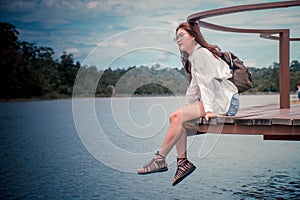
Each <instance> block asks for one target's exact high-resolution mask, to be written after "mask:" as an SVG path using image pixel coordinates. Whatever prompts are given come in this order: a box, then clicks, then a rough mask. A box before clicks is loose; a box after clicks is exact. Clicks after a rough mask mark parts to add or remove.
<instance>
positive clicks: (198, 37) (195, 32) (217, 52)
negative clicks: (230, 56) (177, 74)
mask: <svg viewBox="0 0 300 200" xmlns="http://www.w3.org/2000/svg"><path fill="white" fill-rule="evenodd" d="M180 28H182V29H184V30H185V31H186V32H188V33H189V34H190V35H191V36H193V37H194V38H195V41H196V42H197V43H198V44H200V45H201V46H202V47H204V48H207V49H208V50H209V51H210V52H211V53H212V54H213V55H214V56H215V57H219V56H221V49H220V48H219V47H218V46H217V45H212V44H208V43H207V42H206V40H205V39H204V37H203V35H202V33H201V32H200V27H199V25H198V23H197V22H183V23H181V24H180V25H179V26H178V27H177V28H176V34H177V31H178V30H179V29H180ZM188 56H189V55H188V53H187V52H181V60H182V64H183V66H184V69H185V71H186V72H187V73H188V74H189V75H191V63H190V61H189V60H188Z"/></svg>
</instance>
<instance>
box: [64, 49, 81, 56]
mask: <svg viewBox="0 0 300 200" xmlns="http://www.w3.org/2000/svg"><path fill="white" fill-rule="evenodd" d="M65 52H66V53H68V54H72V55H73V56H74V57H81V51H80V50H79V49H77V48H68V49H66V50H65Z"/></svg>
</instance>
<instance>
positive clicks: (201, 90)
mask: <svg viewBox="0 0 300 200" xmlns="http://www.w3.org/2000/svg"><path fill="white" fill-rule="evenodd" d="M189 60H190V62H191V64H192V67H191V74H192V80H191V82H190V86H189V87H188V89H187V91H186V104H190V103H194V102H197V101H199V100H201V101H202V102H203V106H204V111H205V112H209V111H210V112H212V113H214V114H225V113H226V112H227V111H228V109H229V107H230V102H231V98H232V96H233V95H234V94H236V93H238V90H237V88H236V86H235V85H234V84H233V83H232V82H231V81H229V80H228V78H230V77H232V74H231V71H230V69H229V67H228V65H227V64H226V63H225V61H223V60H222V59H221V58H216V57H214V55H213V54H212V53H211V52H210V51H209V50H208V49H206V48H203V47H201V46H200V45H199V44H197V45H196V46H195V48H194V50H193V53H192V55H190V57H189Z"/></svg>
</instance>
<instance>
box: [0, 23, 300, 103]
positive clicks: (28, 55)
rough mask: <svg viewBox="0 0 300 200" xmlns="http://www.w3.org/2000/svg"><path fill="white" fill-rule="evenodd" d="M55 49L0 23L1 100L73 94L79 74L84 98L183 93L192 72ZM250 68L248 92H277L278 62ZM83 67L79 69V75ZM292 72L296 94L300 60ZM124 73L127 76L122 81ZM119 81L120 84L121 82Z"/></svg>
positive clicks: (292, 89) (295, 62)
mask: <svg viewBox="0 0 300 200" xmlns="http://www.w3.org/2000/svg"><path fill="white" fill-rule="evenodd" d="M54 53H55V52H54V50H53V49H52V48H50V47H39V46H37V45H36V44H34V43H29V42H25V41H19V32H18V31H17V29H16V27H15V26H14V25H12V24H9V23H0V99H4V100H5V99H19V98H46V99H49V98H50V99H53V98H62V97H70V96H72V93H73V86H74V82H75V80H76V76H77V74H78V75H80V77H78V78H77V81H79V83H78V87H77V88H76V92H77V95H83V96H84V95H85V94H94V95H96V96H99V97H109V96H111V95H112V94H113V93H114V92H120V93H126V92H129V93H130V94H134V95H172V94H184V93H185V90H186V87H187V86H188V81H187V80H188V76H187V75H186V74H185V72H184V70H183V68H181V69H170V68H163V69H161V68H160V65H159V64H156V65H154V66H139V67H136V66H131V67H127V68H126V69H124V68H119V69H114V70H113V69H111V68H108V69H105V70H98V69H97V67H96V66H81V64H80V63H79V62H75V61H74V58H73V55H72V54H67V53H65V52H64V53H63V54H62V55H61V56H60V58H59V59H54ZM249 69H250V71H251V72H252V75H253V81H254V87H253V88H252V89H251V90H250V91H249V93H256V92H278V91H279V64H278V63H276V62H274V63H273V64H272V65H270V66H269V67H265V68H249ZM79 70H80V72H81V73H78V72H79ZM290 72H291V77H290V83H291V88H290V91H291V92H293V91H295V90H296V88H295V87H296V85H297V84H298V83H299V81H300V80H299V78H300V63H299V62H298V61H297V60H294V61H292V62H291V65H290ZM124 76H126V79H124V78H123V79H122V77H124ZM182 77H185V79H186V80H185V81H184V80H183V79H182ZM80 81H81V83H80ZM120 81H122V84H119V85H118V83H119V82H120ZM95 82H96V86H94V85H95ZM116 86H118V87H116ZM125 88H126V89H127V91H126V90H124V89H125ZM115 89H116V90H118V91H115ZM128 89H131V91H129V90H128Z"/></svg>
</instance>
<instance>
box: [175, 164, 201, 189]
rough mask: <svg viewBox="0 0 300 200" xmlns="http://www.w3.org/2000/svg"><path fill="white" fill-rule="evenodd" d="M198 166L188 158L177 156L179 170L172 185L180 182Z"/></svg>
mask: <svg viewBox="0 0 300 200" xmlns="http://www.w3.org/2000/svg"><path fill="white" fill-rule="evenodd" d="M195 169H196V167H195V166H194V165H193V163H191V162H190V161H188V160H187V158H177V171H176V174H175V176H174V179H173V182H172V185H173V186H175V185H177V184H178V183H180V182H181V181H182V180H183V179H184V178H186V177H187V176H188V175H190V174H191V173H192V172H193V171H194V170H195Z"/></svg>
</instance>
